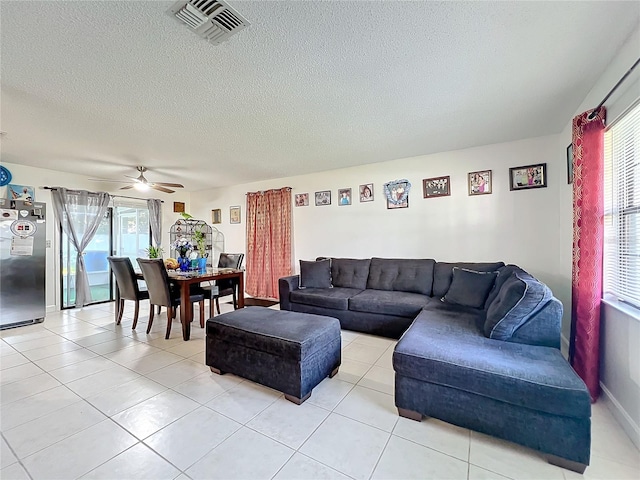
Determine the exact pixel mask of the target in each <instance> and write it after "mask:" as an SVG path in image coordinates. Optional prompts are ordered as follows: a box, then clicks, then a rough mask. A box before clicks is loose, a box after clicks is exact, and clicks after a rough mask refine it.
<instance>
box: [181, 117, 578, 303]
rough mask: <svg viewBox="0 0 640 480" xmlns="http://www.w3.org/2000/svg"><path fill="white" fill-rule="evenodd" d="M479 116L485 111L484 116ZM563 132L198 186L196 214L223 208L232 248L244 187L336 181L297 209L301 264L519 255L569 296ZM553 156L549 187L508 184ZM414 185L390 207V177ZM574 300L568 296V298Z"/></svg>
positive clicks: (298, 188) (237, 243) (511, 259)
mask: <svg viewBox="0 0 640 480" xmlns="http://www.w3.org/2000/svg"><path fill="white" fill-rule="evenodd" d="M479 121H481V119H479ZM557 144H558V139H557V138H556V136H547V137H540V138H532V139H527V140H522V141H517V142H509V143H502V144H496V145H489V146H484V147H478V148H472V149H466V150H458V151H452V152H445V153H439V154H434V155H425V156H420V157H414V158H407V159H400V160H392V161H388V162H383V163H377V164H371V165H363V166H360V167H353V168H347V169H341V170H332V171H328V172H323V173H319V174H313V175H304V176H297V177H289V178H283V179H278V180H270V181H264V182H257V183H251V184H244V185H238V186H234V187H230V188H224V189H215V190H207V191H199V192H195V193H193V194H192V198H191V204H192V214H193V215H195V216H196V217H198V218H210V217H211V209H214V208H222V209H223V223H222V224H221V225H217V227H218V228H219V230H221V231H222V232H223V233H224V234H225V240H226V246H225V248H226V250H227V251H230V252H231V251H233V252H244V251H245V228H246V222H245V216H246V215H245V213H246V212H245V210H246V201H245V194H246V193H247V192H250V191H258V190H266V189H269V188H278V187H284V186H290V187H292V188H293V191H292V193H293V194H294V195H295V194H296V193H304V192H308V193H309V194H310V203H313V193H314V192H316V191H320V190H331V192H332V205H330V206H324V207H316V206H314V205H310V206H308V207H294V208H293V237H294V239H293V245H294V249H295V252H294V254H295V255H294V257H295V266H294V267H295V268H296V269H297V265H298V260H300V259H303V260H309V259H313V258H315V257H317V256H321V255H327V256H336V257H339V256H343V257H359V258H366V257H372V256H379V257H401V258H435V259H436V260H441V261H465V260H468V261H496V260H502V261H504V262H507V263H515V264H518V265H520V266H522V267H523V268H524V269H526V270H528V271H530V272H531V273H532V274H533V275H535V276H537V277H538V278H540V279H541V280H542V281H544V282H545V283H547V284H548V285H549V286H550V287H551V288H552V289H553V290H554V292H555V293H556V294H560V295H564V297H562V296H559V298H560V300H562V301H563V303H565V302H566V300H567V299H568V297H567V296H566V294H567V292H568V291H569V289H568V288H567V287H566V286H563V285H561V284H560V282H559V279H560V278H566V273H565V272H561V271H560V270H559V264H560V262H559V257H560V252H561V245H560V237H559V234H558V232H559V222H560V215H559V208H558V206H559V205H558V203H559V198H560V189H561V188H564V187H565V186H564V184H565V183H566V171H565V168H566V165H565V154H564V150H558V149H557ZM534 163H547V168H548V177H549V182H548V184H549V186H548V187H547V188H540V189H534V190H529V191H513V192H512V191H509V180H508V177H509V167H515V166H521V165H529V164H534ZM485 169H491V170H493V193H492V194H491V195H480V196H469V195H468V193H467V173H469V172H471V171H475V170H485ZM442 175H450V176H451V192H452V193H451V196H450V197H440V198H430V199H424V198H423V194H422V180H423V179H424V178H429V177H436V176H442ZM402 178H406V179H408V180H409V181H410V182H411V184H412V189H411V193H410V195H409V208H407V209H394V210H387V208H386V202H385V199H384V195H383V190H382V185H383V184H384V183H386V182H388V181H391V180H395V179H402ZM364 183H373V184H374V197H375V200H374V201H373V202H369V203H360V202H359V200H358V196H357V193H356V192H357V189H358V186H359V185H360V184H364ZM339 188H351V189H352V190H353V192H354V195H353V200H354V203H353V204H352V205H350V206H339V205H338V204H337V190H338V189H339ZM231 205H241V206H242V224H241V225H230V224H229V206H231ZM565 304H566V303H565Z"/></svg>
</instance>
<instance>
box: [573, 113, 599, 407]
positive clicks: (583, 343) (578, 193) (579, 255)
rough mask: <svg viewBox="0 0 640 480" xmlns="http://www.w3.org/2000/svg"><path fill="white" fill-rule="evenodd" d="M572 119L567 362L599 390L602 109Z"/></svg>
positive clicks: (594, 392)
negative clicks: (570, 244)
mask: <svg viewBox="0 0 640 480" xmlns="http://www.w3.org/2000/svg"><path fill="white" fill-rule="evenodd" d="M591 112H592V110H590V111H588V112H584V113H582V114H580V115H578V116H577V117H575V118H574V119H573V140H572V142H573V272H572V285H571V294H572V302H571V343H570V347H569V360H570V362H571V365H572V366H573V368H574V370H575V371H576V372H577V373H578V375H580V377H581V378H582V380H584V383H585V384H586V385H587V388H588V389H589V393H590V394H591V400H592V401H594V402H595V401H596V399H597V398H598V395H599V394H600V301H601V299H602V250H603V236H604V226H603V218H604V122H605V116H606V111H605V109H604V107H602V108H600V110H599V111H598V113H597V115H595V116H594V117H593V118H592V119H589V118H588V117H589V115H590V114H591Z"/></svg>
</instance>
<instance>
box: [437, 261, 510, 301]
mask: <svg viewBox="0 0 640 480" xmlns="http://www.w3.org/2000/svg"><path fill="white" fill-rule="evenodd" d="M497 276H498V272H476V271H475V270H469V269H466V268H460V267H453V280H451V286H450V287H449V290H448V291H447V293H446V294H445V295H444V297H442V301H443V302H447V303H453V304H456V305H463V306H465V307H472V308H483V307H484V303H485V301H486V300H487V296H488V295H489V292H490V291H491V289H492V288H493V284H494V282H495V281H496V277H497Z"/></svg>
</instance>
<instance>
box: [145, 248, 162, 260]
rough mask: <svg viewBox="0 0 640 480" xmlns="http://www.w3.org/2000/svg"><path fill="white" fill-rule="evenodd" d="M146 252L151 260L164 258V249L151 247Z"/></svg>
mask: <svg viewBox="0 0 640 480" xmlns="http://www.w3.org/2000/svg"><path fill="white" fill-rule="evenodd" d="M144 251H145V252H147V255H148V256H149V258H161V257H162V247H154V246H153V245H149V248H145V249H144Z"/></svg>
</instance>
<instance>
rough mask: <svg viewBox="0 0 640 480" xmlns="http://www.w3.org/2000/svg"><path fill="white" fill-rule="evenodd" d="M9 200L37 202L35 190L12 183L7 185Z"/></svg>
mask: <svg viewBox="0 0 640 480" xmlns="http://www.w3.org/2000/svg"><path fill="white" fill-rule="evenodd" d="M7 199H8V200H24V201H26V202H35V201H36V194H35V188H33V187H31V186H29V185H14V184H11V183H10V184H9V185H7Z"/></svg>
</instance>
